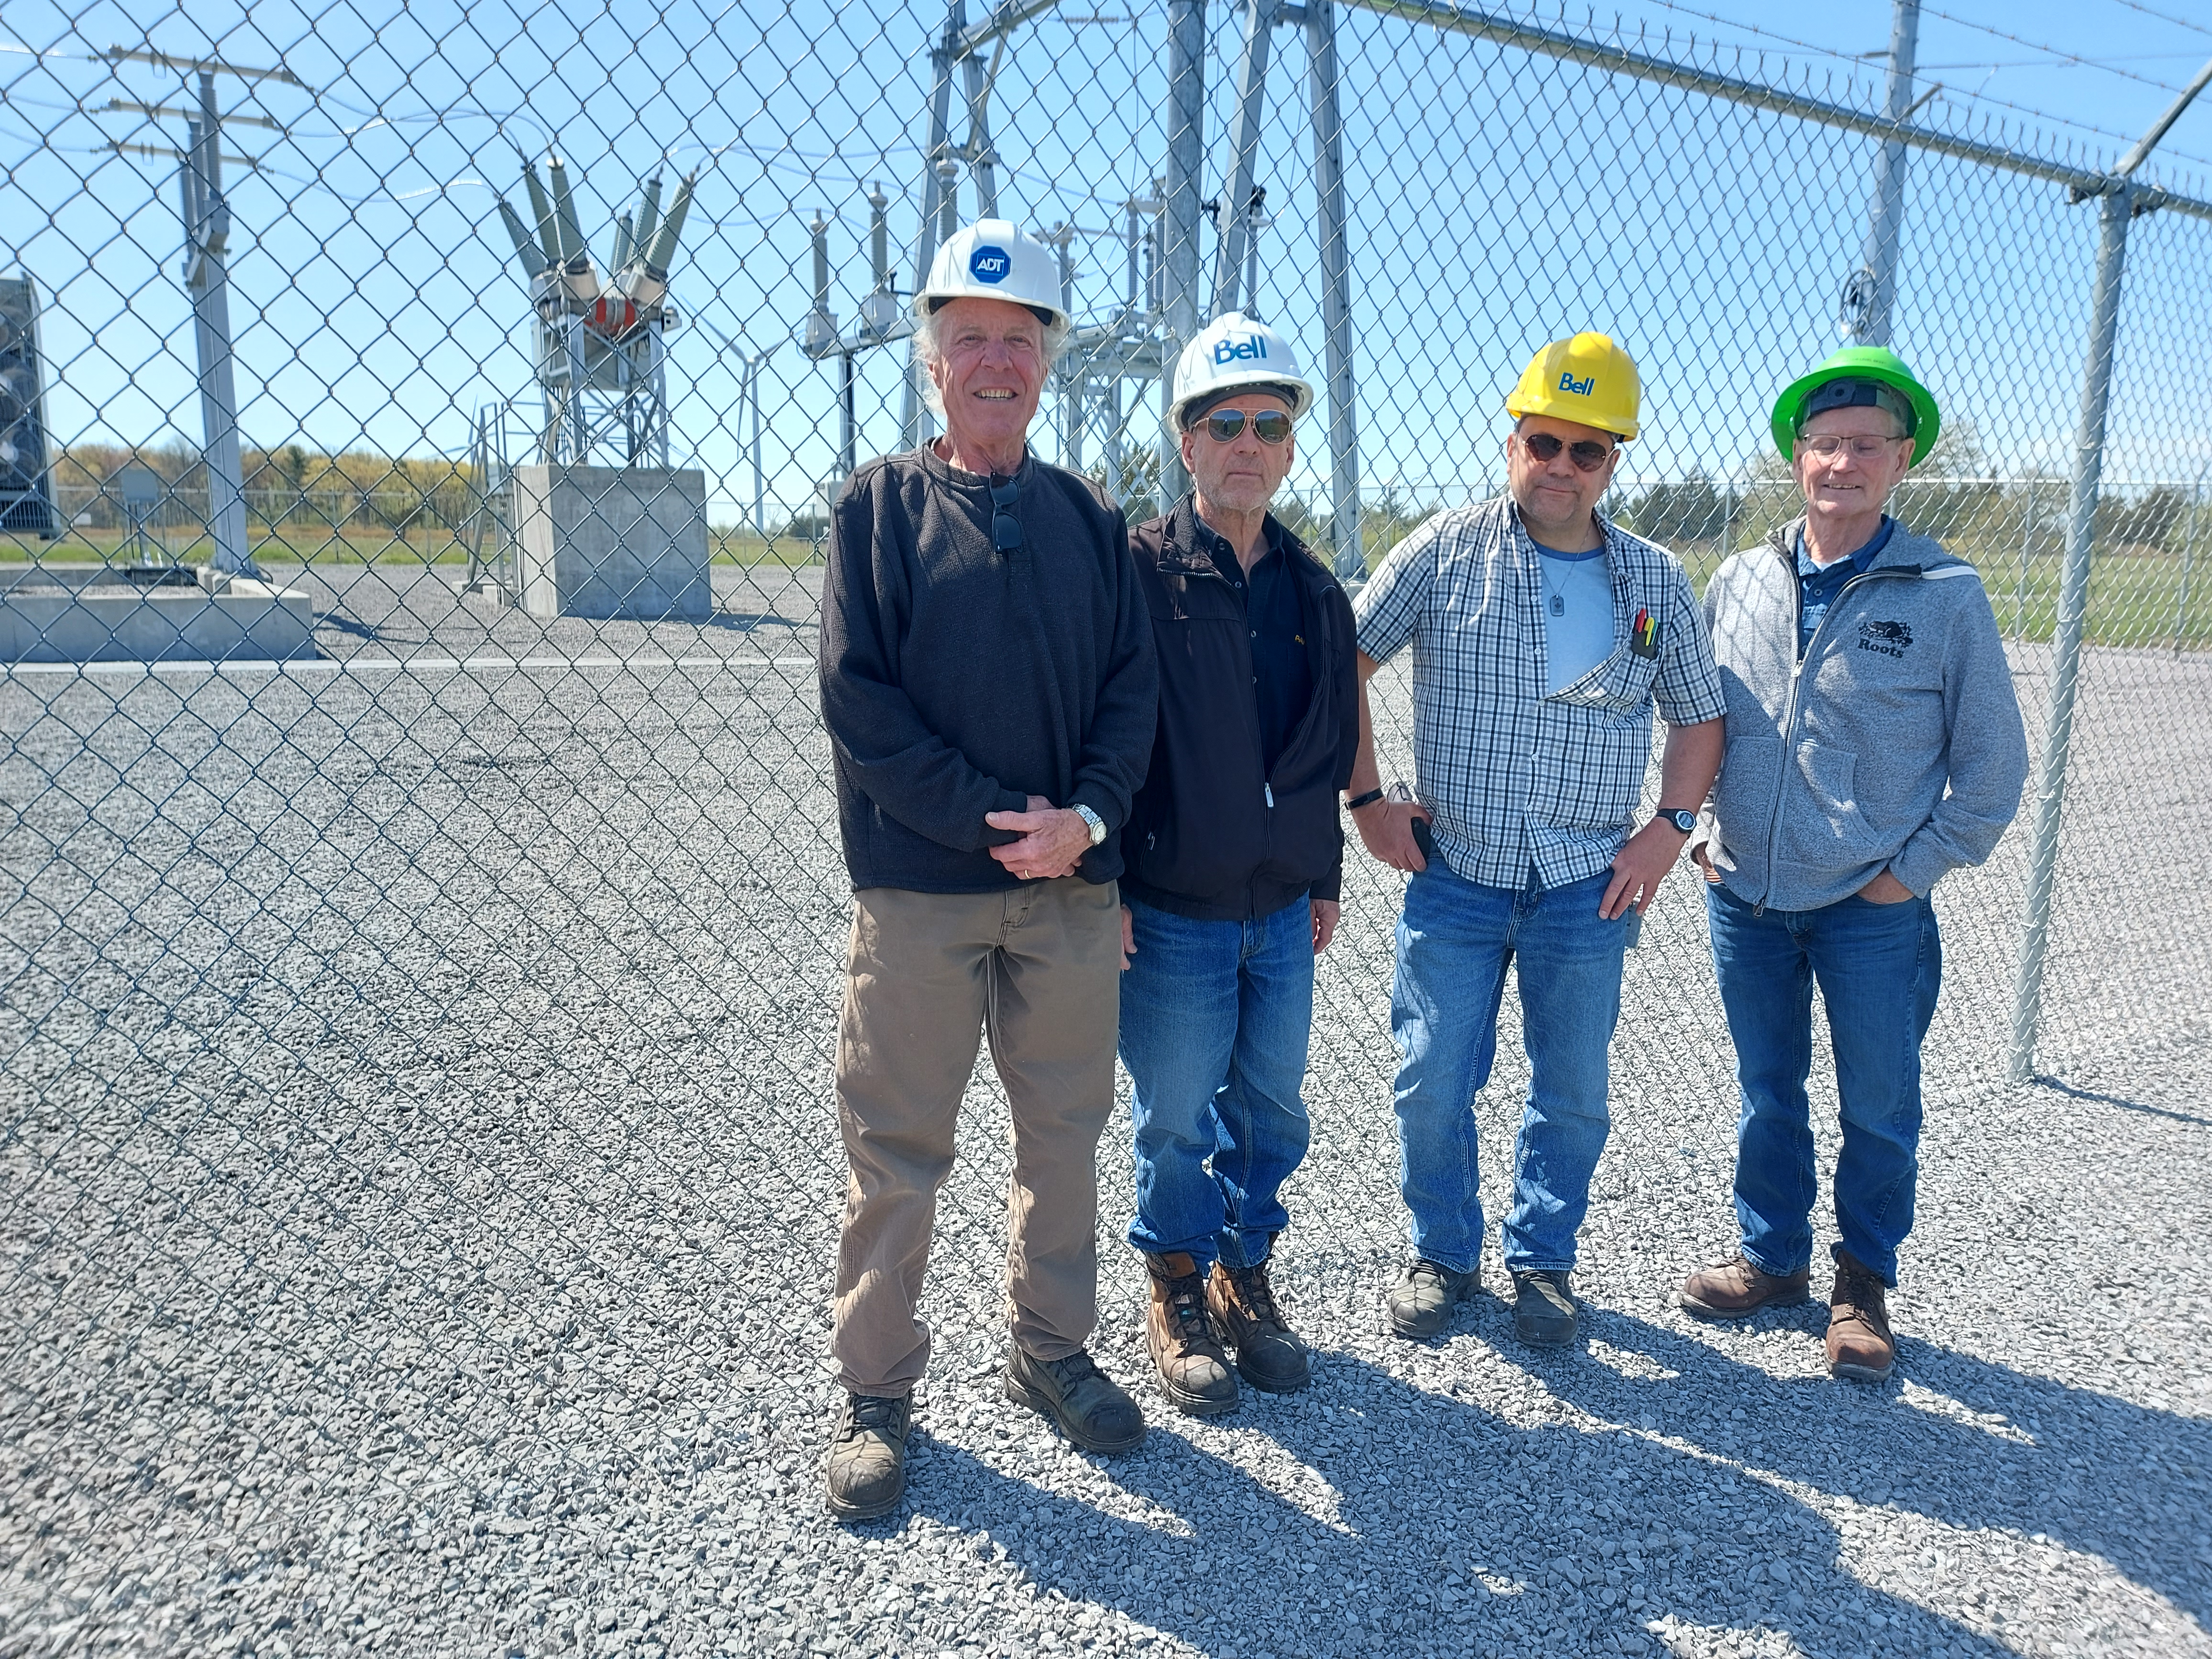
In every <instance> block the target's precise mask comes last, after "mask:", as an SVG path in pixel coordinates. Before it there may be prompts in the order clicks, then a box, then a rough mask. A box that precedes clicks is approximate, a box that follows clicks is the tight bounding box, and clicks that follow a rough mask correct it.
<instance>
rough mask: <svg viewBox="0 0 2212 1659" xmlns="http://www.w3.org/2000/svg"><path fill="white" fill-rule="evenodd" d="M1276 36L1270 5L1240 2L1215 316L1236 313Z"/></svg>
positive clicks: (1271, 0)
mask: <svg viewBox="0 0 2212 1659" xmlns="http://www.w3.org/2000/svg"><path fill="white" fill-rule="evenodd" d="M1274 33H1275V0H1245V3H1244V51H1243V56H1242V57H1241V58H1239V60H1238V63H1237V151H1236V160H1235V161H1233V162H1232V163H1231V167H1230V170H1229V180H1228V183H1227V184H1225V185H1224V186H1223V187H1222V191H1221V197H1220V200H1219V203H1218V205H1217V207H1216V209H1215V216H1214V223H1215V224H1216V226H1217V227H1218V228H1219V230H1220V233H1221V234H1220V236H1219V237H1218V239H1217V244H1216V250H1215V254H1214V261H1213V309H1212V313H1210V314H1211V315H1212V316H1215V317H1218V316H1220V315H1221V313H1224V312H1225V311H1234V310H1236V309H1237V285H1238V283H1239V281H1240V280H1241V279H1242V277H1243V274H1244V249H1245V246H1246V244H1247V242H1248V241H1249V240H1250V239H1251V237H1252V236H1253V234H1254V227H1253V225H1252V216H1251V214H1250V213H1249V211H1248V210H1247V205H1248V204H1249V203H1250V201H1251V199H1252V175H1253V174H1254V173H1255V171H1256V170H1257V169H1258V167H1259V161H1260V125H1261V121H1262V120H1264V119H1265V118H1266V117H1267V52H1268V47H1269V43H1270V42H1271V41H1272V40H1273V37H1274Z"/></svg>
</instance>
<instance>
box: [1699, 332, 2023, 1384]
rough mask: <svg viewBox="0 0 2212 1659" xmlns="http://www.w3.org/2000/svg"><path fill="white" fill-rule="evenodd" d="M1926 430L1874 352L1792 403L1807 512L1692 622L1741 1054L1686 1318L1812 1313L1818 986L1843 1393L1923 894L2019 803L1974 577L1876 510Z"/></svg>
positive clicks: (2009, 735) (1849, 360)
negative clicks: (1702, 629) (1711, 760)
mask: <svg viewBox="0 0 2212 1659" xmlns="http://www.w3.org/2000/svg"><path fill="white" fill-rule="evenodd" d="M1938 425H1939V416H1938V414H1937V410H1936V400H1935V398H1933V397H1932V396H1931V395H1929V391H1928V389H1927V387H1925V386H1923V385H1921V383H1920V381H1919V380H1918V379H1917V378H1916V377H1915V376H1914V374H1913V373H1912V371H1911V369H1910V368H1907V367H1906V366H1905V362H1904V361H1903V360H1902V359H1901V358H1899V356H1897V354H1896V353H1895V352H1893V351H1891V350H1889V349H1887V348H1885V347H1881V346H1853V347H1850V348H1847V349H1844V350H1842V351H1838V352H1837V353H1836V354H1835V355H1834V356H1832V357H1830V358H1829V359H1828V360H1827V361H1826V362H1824V363H1822V364H1821V365H1820V367H1819V368H1816V369H1814V371H1813V372H1812V373H1811V374H1807V375H1805V376H1803V377H1802V379H1799V380H1794V381H1792V382H1791V383H1790V386H1789V387H1788V388H1787V389H1786V390H1784V392H1783V393H1782V396H1781V398H1779V399H1778V400H1777V402H1776V404H1775V405H1774V420H1773V430H1774V441H1775V443H1776V444H1777V445H1778V447H1780V448H1781V451H1782V453H1784V455H1786V456H1788V457H1789V458H1790V472H1791V474H1792V476H1793V477H1795V478H1796V481H1797V487H1798V489H1800V490H1801V491H1802V492H1803V495H1804V498H1805V511H1804V513H1803V514H1802V516H1801V517H1799V518H1797V519H1796V520H1792V521H1791V522H1790V523H1789V524H1787V525H1784V526H1783V527H1782V528H1781V529H1779V530H1778V531H1776V532H1774V533H1773V534H1772V535H1771V537H1770V538H1768V539H1767V541H1766V543H1765V545H1763V546H1759V547H1754V548H1750V549H1747V550H1744V551H1742V552H1740V553H1737V554H1736V555H1735V556H1734V557H1732V558H1730V559H1729V561H1728V562H1727V563H1725V564H1723V566H1722V567H1721V568H1720V569H1719V571H1718V572H1717V573H1716V574H1715V575H1714V577H1713V579H1712V581H1711V585H1710V586H1708V587H1707V589H1706V591H1705V621H1706V624H1707V626H1708V627H1709V628H1710V629H1711V631H1712V641H1713V654H1714V656H1715V657H1716V658H1717V659H1718V661H1719V663H1720V668H1721V677H1722V679H1723V682H1724V684H1725V685H1726V687H1727V692H1728V727H1727V730H1728V749H1727V752H1726V755H1725V757H1724V758H1723V762H1722V765H1721V773H1720V777H1719V779H1718V781H1717V782H1716V783H1715V784H1714V786H1713V792H1712V797H1711V811H1710V813H1709V815H1708V817H1707V821H1706V823H1705V825H1703V826H1701V828H1700V832H1699V836H1697V837H1695V838H1693V840H1692V847H1691V854H1692V857H1693V858H1694V859H1695V860H1697V862H1698V864H1699V866H1700V867H1701V868H1702V869H1703V870H1704V871H1705V879H1706V881H1707V882H1708V883H1709V884H1710V885H1709V886H1708V887H1707V889H1706V894H1705V896H1706V905H1707V912H1708V916H1709V919H1710V921H1711V928H1712V947H1713V965H1714V968H1715V969H1716V970H1717V973H1718V975H1719V978H1720V989H1721V1001H1722V1004H1723V1006H1724V1007H1725V1009H1726V1011H1727V1013H1728V1022H1729V1036H1730V1038H1731V1039H1732V1040H1733V1041H1734V1042H1735V1053H1736V1081H1737V1085H1738V1087H1739V1091H1740V1094H1741V1116H1740V1118H1739V1120H1738V1123H1737V1129H1736V1167H1735V1209H1736V1220H1737V1224H1738V1226H1739V1229H1740V1234H1741V1245H1740V1247H1739V1249H1738V1250H1737V1252H1736V1254H1735V1255H1733V1256H1732V1257H1731V1258H1730V1259H1729V1261H1726V1262H1725V1263H1723V1264H1721V1265H1720V1266H1717V1267H1706V1268H1704V1269H1702V1270H1700V1271H1699V1272H1697V1273H1692V1274H1691V1275H1690V1277H1689V1278H1688V1279H1687V1280H1686V1281H1685V1283H1684V1284H1683V1286H1682V1292H1681V1300H1682V1305H1683V1307H1684V1308H1685V1309H1686V1310H1688V1311H1690V1312H1692V1313H1695V1314H1699V1315H1701V1316H1705V1317H1707V1318H1741V1317H1743V1316H1747V1315H1749V1314H1752V1313H1754V1312H1756V1311H1757V1310H1759V1309H1760V1308H1763V1307H1770V1306H1778V1305H1784V1304H1793V1303H1800V1302H1803V1301H1805V1300H1806V1299H1807V1297H1808V1294H1809V1291H1810V1288H1811V1277H1812V1274H1811V1266H1812V1254H1813V1227H1812V1209H1813V1200H1814V1193H1815V1191H1816V1189H1817V1186H1818V1178H1819V1171H1818V1168H1817V1165H1816V1164H1815V1161H1814V1141H1813V1131H1812V1127H1811V1121H1810V1114H1809V1108H1808V1102H1807V1097H1806V1090H1805V1085H1806V1080H1807V1078H1808V1075H1809V1073H1810V1071H1811V1064H1812V994H1813V987H1814V983H1815V982H1816V981H1817V982H1818V984H1819V985H1820V995H1821V1000H1822V1001H1823V1002H1824V1003H1825V1005H1826V1009H1827V1019H1828V1031H1829V1035H1830V1036H1831V1038H1832V1042H1833V1046H1834V1051H1835V1061H1836V1085H1837V1094H1838V1097H1839V1100H1840V1103H1841V1116H1842V1129H1843V1146H1842V1151H1841V1154H1840V1156H1839V1157H1838V1159H1837V1162H1836V1173H1835V1206H1836V1228H1837V1232H1838V1241H1837V1243H1836V1244H1835V1245H1834V1247H1833V1251H1832V1253H1833V1255H1834V1257H1835V1270H1836V1272H1835V1287H1834V1291H1833V1293H1832V1297H1831V1300H1830V1312H1829V1320H1828V1334H1827V1357H1828V1369H1829V1370H1830V1372H1831V1373H1832V1375H1834V1376H1841V1377H1847V1378H1850V1379H1851V1380H1853V1381H1857V1382H1869V1383H1879V1382H1883V1381H1886V1380H1887V1378H1888V1376H1889V1375H1890V1372H1891V1370H1892V1368H1893V1366H1894V1364H1895V1362H1896V1354H1897V1345H1896V1341H1895V1339H1894V1338H1893V1336H1892V1334H1891V1332H1890V1326H1889V1317H1888V1311H1887V1304H1886V1300H1885V1297H1886V1295H1887V1291H1889V1290H1891V1289H1892V1288H1893V1287H1894V1286H1895V1285H1896V1283H1897V1253H1898V1249H1899V1246H1900V1245H1901V1244H1902V1243H1904V1242H1905V1235H1906V1234H1907V1233H1908V1232H1909V1231H1911V1226H1912V1204H1913V1188H1914V1183H1915V1181H1916V1178H1917V1175H1918V1172H1919V1141H1920V1118H1921V1109H1920V1045H1921V1041H1922V1039H1923V1037H1924V1036H1926V1035H1927V1031H1928V1024H1929V1019H1930V1018H1931V1017H1932V1016H1933V1015H1934V1013H1935V1011H1936V988H1937V986H1938V984H1939V982H1940V981H1941V978H1942V945H1941V941H1940V939H1939V937H1938V933H1937V930H1936V911H1935V908H1934V906H1933V905H1932V904H1931V903H1930V902H1929V890H1931V889H1932V888H1934V887H1935V885H1936V883H1937V882H1938V881H1940V880H1941V879H1942V877H1943V876H1944V875H1945V874H1946V873H1947V872H1949V871H1951V870H1954V869H1956V868H1958V867H1959V866H1961V865H1973V864H1979V863H1980V862H1981V861H1982V860H1984V859H1985V858H1987V857H1988V856H1989V855H1990V851H1991V849H1992V848H1995V847H1996V843H1997V838H1998V837H1999V836H2002V834H2003V833H2004V829H2005V826H2006V825H2007V824H2008V823H2011V822H2012V818H2013V815H2014V814H2015V812H2016V811H2019V808H2020V798H2021V787H2022V786H2023V785H2024V784H2025V783H2026V782H2027V735H2026V733H2025V732H2024V731H2023V730H2022V729H2021V718H2020V704H2019V702H2017V700H2016V699H2015V696H2014V695H2013V685H2012V672H2011V669H2010V667H2009V665H2008V664H2007V662H2006V660H2005V654H2004V647H2003V643H2002V640H2001V639H2000V637H1999V635H1998V632H1997V625H1996V616H1995V615H1994V614H1993V613H1992V612H1991V611H1990V602H1989V599H1988V596H1987V595H1986V594H1984V592H1983V591H1982V583H1981V579H1980V577H1979V576H1978V574H1976V572H1975V570H1974V568H1973V566H1972V565H1971V564H1968V563H1967V562H1966V561H1965V560H1963V559H1960V558H1956V557H1954V556H1952V555H1951V554H1949V553H1947V552H1945V551H1944V550H1943V549H1942V546H1941V545H1939V544H1937V543H1936V542H1935V541H1933V540H1932V539H1930V538H1928V537H1926V536H1922V535H1919V534H1917V533H1916V532H1913V531H1912V530H1911V529H1910V528H1908V527H1907V526H1905V525H1903V524H1900V523H1899V522H1898V521H1897V520H1895V519H1893V518H1892V517H1890V516H1889V514H1888V513H1886V512H1885V511H1884V510H1883V509H1884V507H1886V506H1887V503H1888V501H1889V497H1890V494H1891V492H1892V491H1893V490H1894V489H1896V487H1897V485H1898V484H1899V483H1900V482H1901V481H1902V480H1903V479H1904V477H1905V474H1906V472H1907V471H1910V470H1911V468H1912V467H1914V466H1915V465H1918V464H1919V463H1920V462H1921V461H1922V460H1924V459H1926V458H1927V455H1928V452H1929V450H1930V449H1931V448H1933V447H1934V446H1935V442H1936V431H1937V428H1938Z"/></svg>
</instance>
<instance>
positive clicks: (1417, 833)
mask: <svg viewBox="0 0 2212 1659" xmlns="http://www.w3.org/2000/svg"><path fill="white" fill-rule="evenodd" d="M1413 845H1414V846H1416V847H1418V848H1420V849H1421V861H1422V862H1423V863H1424V864H1434V863H1435V862H1436V861H1437V837H1436V833H1435V832H1434V831H1433V830H1431V829H1430V828H1429V821H1428V820H1427V819H1426V818H1415V819H1414V820H1413Z"/></svg>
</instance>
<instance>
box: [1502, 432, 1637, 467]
mask: <svg viewBox="0 0 2212 1659" xmlns="http://www.w3.org/2000/svg"><path fill="white" fill-rule="evenodd" d="M1521 447H1522V448H1523V449H1525V450H1527V451H1528V453H1529V454H1530V455H1532V456H1534V458H1535V460H1536V464H1537V465H1540V466H1549V465H1551V464H1552V463H1553V461H1556V460H1558V459H1559V452H1560V451H1561V450H1563V449H1564V450H1565V451H1566V452H1567V459H1569V460H1571V461H1572V462H1573V463H1574V464H1575V471H1577V472H1595V471H1597V470H1598V468H1600V467H1601V466H1603V465H1605V458H1606V457H1607V456H1608V455H1610V454H1612V453H1613V449H1614V446H1613V445H1612V444H1601V443H1600V442H1598V441H1596V440H1595V439H1594V438H1583V439H1578V440H1577V441H1575V442H1573V443H1564V442H1562V441H1560V440H1559V439H1557V438H1554V437H1553V435H1551V434H1550V433H1548V432H1524V433H1522V435H1521Z"/></svg>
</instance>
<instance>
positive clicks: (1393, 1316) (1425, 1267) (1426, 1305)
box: [1383, 1256, 1482, 1340]
mask: <svg viewBox="0 0 2212 1659" xmlns="http://www.w3.org/2000/svg"><path fill="white" fill-rule="evenodd" d="M1481 1287H1482V1269H1481V1268H1480V1267H1469V1268H1468V1270H1467V1271H1466V1272H1465V1273H1461V1272H1459V1271H1457V1270H1456V1269H1455V1268H1451V1267H1445V1266H1443V1264H1442V1263H1440V1262H1435V1261H1430V1260H1428V1258H1427V1257H1425V1256H1424V1257H1421V1258H1420V1259H1419V1260H1417V1261H1415V1262H1414V1263H1413V1266H1412V1267H1402V1268H1401V1269H1400V1270H1399V1273H1398V1282H1397V1283H1396V1284H1395V1285H1392V1286H1391V1287H1390V1288H1389V1290H1387V1291H1383V1311H1384V1312H1386V1313H1388V1314H1389V1316H1390V1328H1391V1329H1392V1330H1394V1331H1395V1332H1397V1334H1399V1335H1401V1336H1405V1337H1412V1338H1413V1339H1415V1340H1419V1339H1420V1338H1422V1337H1427V1336H1434V1335H1435V1334H1437V1332H1438V1331H1440V1330H1442V1329H1443V1328H1444V1327H1445V1326H1446V1325H1448V1324H1449V1323H1450V1322H1451V1315H1452V1310H1453V1309H1454V1308H1456V1307H1457V1306H1458V1305H1459V1304H1461V1303H1462V1302H1464V1301H1466V1300H1467V1299H1468V1297H1471V1296H1473V1295H1474V1293H1475V1291H1478V1290H1480V1289H1481Z"/></svg>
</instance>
